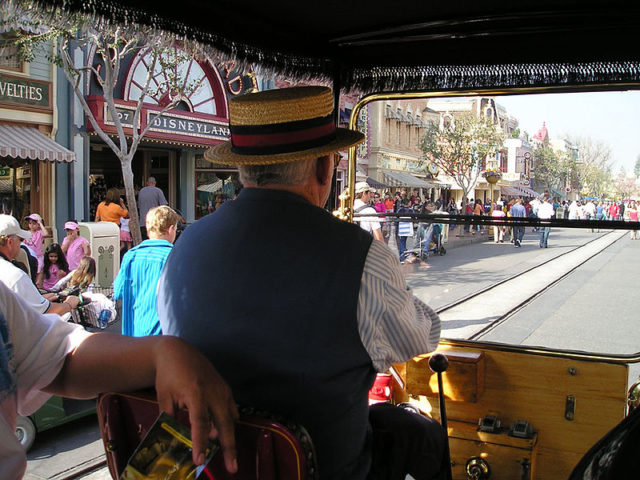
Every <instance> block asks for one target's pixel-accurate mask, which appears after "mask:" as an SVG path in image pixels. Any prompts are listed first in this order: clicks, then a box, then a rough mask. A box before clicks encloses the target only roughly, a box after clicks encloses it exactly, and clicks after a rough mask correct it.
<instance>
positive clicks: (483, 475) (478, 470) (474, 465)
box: [465, 457, 491, 480]
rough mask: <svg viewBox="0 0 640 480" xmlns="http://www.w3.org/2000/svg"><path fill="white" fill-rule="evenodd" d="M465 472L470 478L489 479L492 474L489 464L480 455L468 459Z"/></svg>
mask: <svg viewBox="0 0 640 480" xmlns="http://www.w3.org/2000/svg"><path fill="white" fill-rule="evenodd" d="M465 472H466V473H467V476H468V477H469V480H487V479H488V478H489V477H490V476H491V469H490V468H489V464H488V463H487V462H486V461H485V460H483V459H482V458H480V457H472V458H470V459H469V460H467V465H466V466H465Z"/></svg>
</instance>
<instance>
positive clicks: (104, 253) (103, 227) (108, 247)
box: [78, 222, 120, 288]
mask: <svg viewBox="0 0 640 480" xmlns="http://www.w3.org/2000/svg"><path fill="white" fill-rule="evenodd" d="M78 225H79V226H80V235H81V236H82V237H84V238H86V239H87V240H89V245H90V246H91V256H92V257H93V259H94V260H95V261H96V279H95V285H96V286H97V287H101V288H109V287H111V286H113V280H114V279H115V278H116V275H117V274H118V271H119V270H120V228H118V225H116V224H115V223H113V222H80V223H78Z"/></svg>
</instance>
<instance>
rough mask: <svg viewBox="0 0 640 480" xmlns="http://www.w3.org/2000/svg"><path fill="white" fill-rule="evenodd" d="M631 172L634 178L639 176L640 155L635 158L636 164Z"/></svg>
mask: <svg viewBox="0 0 640 480" xmlns="http://www.w3.org/2000/svg"><path fill="white" fill-rule="evenodd" d="M633 174H634V175H635V176H636V178H640V155H638V158H636V166H635V167H633Z"/></svg>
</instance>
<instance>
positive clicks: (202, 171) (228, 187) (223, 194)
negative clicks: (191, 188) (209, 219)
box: [195, 155, 241, 219]
mask: <svg viewBox="0 0 640 480" xmlns="http://www.w3.org/2000/svg"><path fill="white" fill-rule="evenodd" d="M195 166H196V170H195V176H196V178H195V186H196V198H195V217H196V219H198V218H202V217H204V216H205V215H209V214H210V213H213V212H215V211H216V209H217V208H219V207H220V205H222V204H223V203H224V202H228V201H231V200H233V199H234V198H235V196H236V195H237V194H238V192H239V191H240V189H241V184H240V179H239V178H238V172H237V170H235V169H230V168H228V167H226V168H225V167H222V166H220V168H218V167H217V166H216V165H213V164H211V163H209V162H208V161H206V160H205V159H204V157H203V156H202V155H197V156H196V165H195Z"/></svg>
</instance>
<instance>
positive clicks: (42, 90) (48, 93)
mask: <svg viewBox="0 0 640 480" xmlns="http://www.w3.org/2000/svg"><path fill="white" fill-rule="evenodd" d="M20 28H27V29H28V28H30V27H21V26H19V25H18V26H13V27H11V26H9V25H5V26H4V27H3V30H2V31H0V52H1V54H0V202H1V203H2V211H3V212H6V213H8V212H11V213H13V215H14V216H15V217H16V218H18V219H21V220H22V219H24V217H26V216H27V215H29V214H30V213H33V212H37V213H39V214H40V215H41V216H42V218H43V219H44V222H45V224H47V225H56V224H57V223H58V222H57V217H58V216H59V215H66V212H60V211H59V209H58V203H57V201H56V199H57V195H56V190H57V189H56V186H57V181H58V174H59V172H64V171H65V170H67V169H68V168H69V167H68V165H69V164H71V163H72V162H73V161H74V158H75V156H74V154H73V152H71V151H70V150H69V149H68V148H66V147H68V145H69V144H68V143H66V139H65V136H64V131H63V130H62V131H61V129H60V123H61V121H64V119H61V118H60V116H59V115H58V110H59V105H58V100H59V97H58V95H57V93H58V87H59V84H58V81H59V79H58V75H57V68H56V67H54V66H53V65H52V64H51V63H50V62H49V61H48V59H47V52H50V51H51V49H52V48H53V47H52V46H51V45H48V46H47V48H46V49H45V50H44V51H42V50H41V51H38V52H37V54H36V56H35V58H34V59H33V60H32V61H31V62H24V61H21V60H20V59H19V58H18V57H17V55H16V51H17V50H16V42H15V40H16V37H17V35H18V34H19V29H20Z"/></svg>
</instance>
